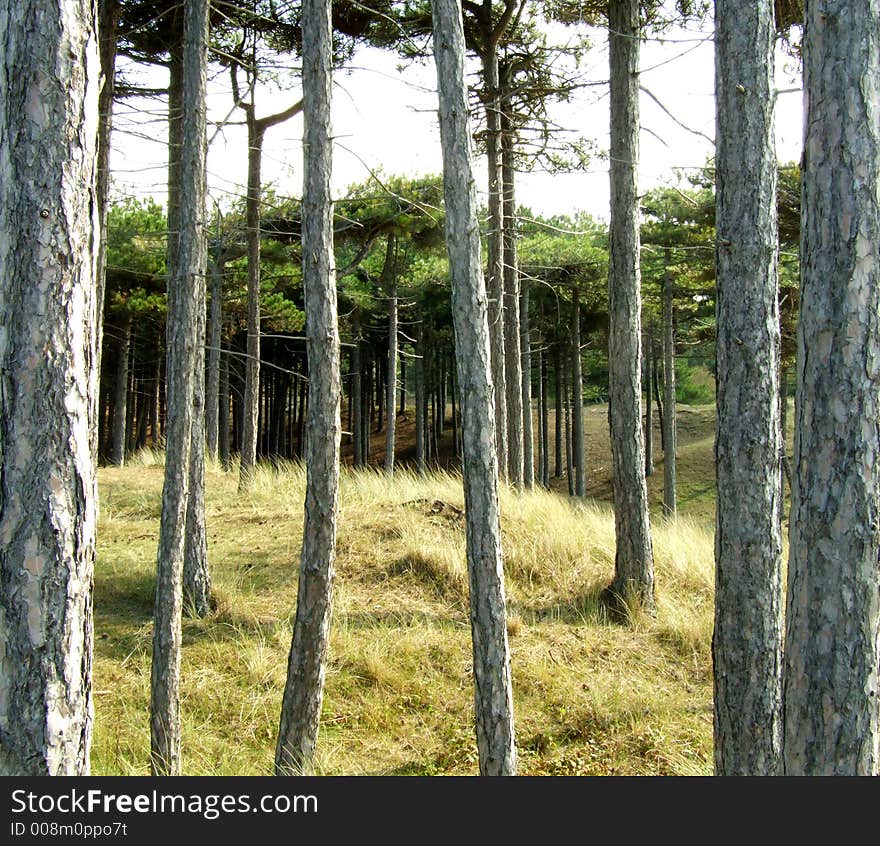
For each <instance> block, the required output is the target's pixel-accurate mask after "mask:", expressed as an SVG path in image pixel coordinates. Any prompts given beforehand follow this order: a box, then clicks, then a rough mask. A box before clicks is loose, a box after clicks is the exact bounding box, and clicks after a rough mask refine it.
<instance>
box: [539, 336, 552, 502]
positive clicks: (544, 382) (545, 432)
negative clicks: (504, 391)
mask: <svg viewBox="0 0 880 846" xmlns="http://www.w3.org/2000/svg"><path fill="white" fill-rule="evenodd" d="M539 370H540V373H541V455H542V457H543V462H544V463H543V467H542V470H541V485H542V486H543V487H545V488H546V489H547V490H548V491H549V490H550V416H549V414H548V406H549V402H548V399H549V397H548V396H547V392H548V390H549V384H550V383H549V381H548V379H547V351H546V347H545V349H544V351H543V352H542V353H541V360H540V364H539Z"/></svg>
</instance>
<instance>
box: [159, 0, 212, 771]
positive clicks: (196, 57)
mask: <svg viewBox="0 0 880 846" xmlns="http://www.w3.org/2000/svg"><path fill="white" fill-rule="evenodd" d="M207 44H208V4H207V2H206V0H186V2H185V5H184V46H183V65H184V73H183V97H182V101H183V102H182V106H183V113H185V114H186V116H187V119H186V122H185V125H184V131H183V135H182V140H181V159H180V171H179V185H180V192H179V195H180V196H179V198H178V208H179V213H178V214H179V238H178V239H177V246H176V250H175V262H174V264H173V265H171V267H172V268H173V272H172V273H171V276H170V278H169V280H168V320H167V330H166V339H167V340H166V343H167V356H168V357H167V365H166V396H167V400H166V403H167V412H166V446H165V483H164V485H163V488H162V514H161V518H160V523H159V549H158V554H157V565H158V566H157V577H156V602H155V610H154V619H153V663H152V677H151V691H150V694H151V695H150V759H151V760H150V764H151V771H152V773H153V775H177V774H179V773H180V624H181V609H182V580H183V557H184V542H185V538H186V526H187V519H186V515H187V505H188V500H189V485H190V455H191V447H192V435H193V432H192V429H193V408H192V403H193V391H194V382H195V379H196V364H197V361H198V358H197V355H198V349H197V347H198V331H197V327H198V321H199V319H200V318H199V314H200V312H202V311H203V310H204V307H205V302H204V290H205V288H204V270H205V263H206V241H205V231H204V229H205V146H206V138H205V84H206V83H205V78H206V67H207ZM182 198H186V202H182ZM170 205H171V199H170V198H169V206H170Z"/></svg>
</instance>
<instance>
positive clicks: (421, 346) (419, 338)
mask: <svg viewBox="0 0 880 846" xmlns="http://www.w3.org/2000/svg"><path fill="white" fill-rule="evenodd" d="M424 334H425V329H424V323H423V322H422V321H421V320H420V321H419V323H418V326H417V328H416V344H415V350H416V361H415V368H416V470H418V472H419V473H424V472H425V464H426V461H425V458H426V457H425V441H426V438H425V418H426V416H427V415H426V404H427V399H426V395H425V341H424Z"/></svg>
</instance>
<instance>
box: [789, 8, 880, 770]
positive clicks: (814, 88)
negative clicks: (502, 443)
mask: <svg viewBox="0 0 880 846" xmlns="http://www.w3.org/2000/svg"><path fill="white" fill-rule="evenodd" d="M878 79H880V6H878V4H877V2H876V0H850V2H846V3H830V2H827V0H817V2H813V3H808V4H807V7H806V22H805V31H804V89H805V92H806V97H805V100H806V103H807V107H806V109H807V111H806V115H805V120H804V126H805V127H806V136H805V139H804V168H803V174H804V175H803V201H802V214H803V223H802V226H801V313H800V325H799V327H798V385H797V398H796V412H795V454H794V476H793V486H792V509H791V533H790V558H789V565H788V602H787V605H786V608H787V613H788V616H787V620H786V625H787V628H786V633H785V695H784V703H785V716H784V740H783V745H784V751H783V756H784V758H783V761H784V771H785V773H786V775H801V774H809V775H877V773H878V767H880V707H878V704H877V703H878V681H880V680H878V668H880V655H878V649H880V580H878V574H877V561H878V558H880V515H878V503H880V477H878V473H877V468H878V465H880V424H878V421H880V407H878V406H880V397H878V390H877V379H878V370H877V362H878V361H880V341H878V331H877V329H878V322H877V321H878V318H877V315H878V313H880V257H878V253H877V232H878V231H880V198H878V193H877V186H878V182H880V94H878V86H877V81H878ZM777 455H778V453H777Z"/></svg>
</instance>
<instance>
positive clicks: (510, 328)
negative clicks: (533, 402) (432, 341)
mask: <svg viewBox="0 0 880 846" xmlns="http://www.w3.org/2000/svg"><path fill="white" fill-rule="evenodd" d="M510 84H511V83H510V81H509V80H507V81H503V82H502V85H503V87H504V88H505V90H509V87H510ZM511 108H512V106H511V103H510V97H509V94H508V95H507V96H504V97H503V98H502V107H501V184H502V206H503V208H504V214H503V247H504V379H505V389H506V392H507V398H506V401H507V476H508V479H509V481H510V482H511V484H513V485H514V486H515V487H516V488H517V490H522V486H523V394H522V350H521V345H520V340H521V339H520V326H519V263H518V259H517V254H516V196H515V193H514V191H515V186H514V162H513V156H514V151H513V145H514V136H515V133H516V130H515V129H514V128H513V120H512V117H511V115H510V109H511Z"/></svg>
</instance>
